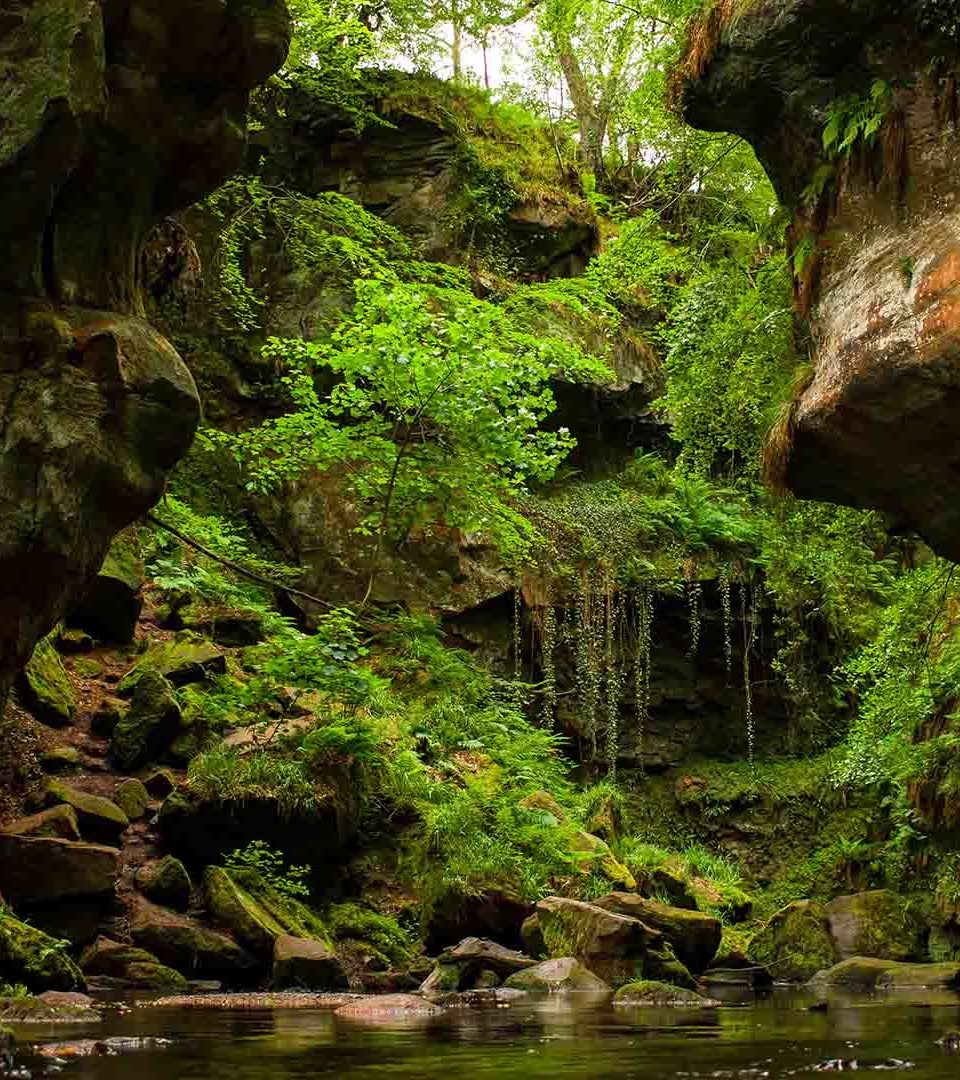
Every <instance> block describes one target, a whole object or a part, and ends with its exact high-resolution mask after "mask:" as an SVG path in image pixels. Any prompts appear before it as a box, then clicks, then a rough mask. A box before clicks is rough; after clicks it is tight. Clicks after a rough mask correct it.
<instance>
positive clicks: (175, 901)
mask: <svg viewBox="0 0 960 1080" xmlns="http://www.w3.org/2000/svg"><path fill="white" fill-rule="evenodd" d="M135 881H136V884H137V888H138V889H139V890H140V891H141V892H142V893H143V895H144V896H146V897H149V898H150V899H151V900H153V901H155V902H156V903H158V904H164V905H166V906H167V907H172V908H174V909H175V910H176V911H186V910H187V908H188V907H189V906H190V893H191V890H192V888H193V886H192V884H191V882H190V875H189V874H188V873H187V870H186V867H185V866H184V865H183V863H182V862H180V860H179V859H177V858H174V856H173V855H164V857H163V858H162V859H160V860H158V861H157V862H152V863H147V865H146V866H141V867H140V869H139V870H138V871H137V874H136V878H135Z"/></svg>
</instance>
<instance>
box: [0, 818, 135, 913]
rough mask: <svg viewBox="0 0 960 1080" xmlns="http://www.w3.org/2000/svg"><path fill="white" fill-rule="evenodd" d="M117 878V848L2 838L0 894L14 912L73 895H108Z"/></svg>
mask: <svg viewBox="0 0 960 1080" xmlns="http://www.w3.org/2000/svg"><path fill="white" fill-rule="evenodd" d="M119 875H120V852H119V850H117V848H112V847H102V846H100V845H99V844H80V843H75V842H72V841H70V840H60V839H57V838H55V837H38V836H11V835H6V834H4V835H0V893H2V895H3V896H4V897H5V898H6V900H7V902H8V903H10V904H12V905H13V906H14V907H15V908H16V909H17V910H19V909H20V908H21V907H25V906H31V905H34V904H48V903H49V904H57V903H62V902H63V901H64V900H66V899H69V898H72V897H94V896H110V895H112V894H113V891H114V888H115V886H116V883H117V878H118V877H119Z"/></svg>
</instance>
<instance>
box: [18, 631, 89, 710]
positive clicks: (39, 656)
mask: <svg viewBox="0 0 960 1080" xmlns="http://www.w3.org/2000/svg"><path fill="white" fill-rule="evenodd" d="M16 689H17V698H18V700H19V701H20V704H21V705H22V706H23V707H24V708H25V709H26V710H27V712H29V713H32V714H33V716H35V717H36V718H37V720H39V721H40V723H41V724H46V725H47V726H48V727H55V728H62V727H67V726H69V725H70V724H72V723H73V717H74V714H75V713H76V711H77V695H76V693H75V692H74V689H73V684H72V683H71V682H70V676H69V675H68V674H67V669H66V668H65V667H64V666H63V661H62V660H61V659H60V656H59V654H58V653H57V650H56V649H55V648H54V647H53V643H52V642H51V641H50V639H49V638H44V639H43V640H42V641H40V642H38V643H37V647H36V648H35V649H34V650H33V656H31V657H30V660H29V661H28V663H27V666H26V667H25V668H24V669H23V672H22V673H21V675H20V677H19V678H18V680H17V684H16Z"/></svg>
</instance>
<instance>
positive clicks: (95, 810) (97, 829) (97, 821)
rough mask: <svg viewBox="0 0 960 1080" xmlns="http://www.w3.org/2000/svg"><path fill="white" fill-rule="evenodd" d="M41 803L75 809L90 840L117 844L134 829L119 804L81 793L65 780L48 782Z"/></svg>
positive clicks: (84, 835)
mask: <svg viewBox="0 0 960 1080" xmlns="http://www.w3.org/2000/svg"><path fill="white" fill-rule="evenodd" d="M40 800H41V803H42V805H44V806H48V807H53V806H59V805H61V804H66V805H67V806H71V807H72V808H73V809H74V810H75V811H76V815H77V822H78V823H79V825H80V834H81V836H83V837H84V839H86V840H94V841H96V842H97V843H107V844H110V843H114V842H115V841H116V840H117V839H118V838H119V836H120V834H121V833H122V832H123V831H124V830H125V829H127V828H128V827H129V825H130V821H129V819H128V818H127V815H126V814H125V813H124V812H123V811H122V810H121V809H120V807H119V806H117V804H116V803H115V802H112V801H111V800H110V799H105V798H103V796H101V795H91V794H89V793H88V792H86V791H81V790H80V789H79V788H75V787H73V786H72V785H70V784H67V783H65V782H64V781H63V780H48V781H47V782H46V784H45V785H44V786H43V789H42V791H41V792H40Z"/></svg>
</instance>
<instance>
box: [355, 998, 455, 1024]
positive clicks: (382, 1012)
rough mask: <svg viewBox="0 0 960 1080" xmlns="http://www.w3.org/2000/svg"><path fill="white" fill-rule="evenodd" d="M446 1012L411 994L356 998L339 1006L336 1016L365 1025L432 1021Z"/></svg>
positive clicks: (439, 1006)
mask: <svg viewBox="0 0 960 1080" xmlns="http://www.w3.org/2000/svg"><path fill="white" fill-rule="evenodd" d="M445 1012H446V1010H445V1009H444V1008H443V1007H442V1006H441V1005H435V1004H433V1003H432V1002H429V1001H425V1000H424V999H423V998H422V997H414V996H413V995H412V994H386V995H384V996H382V997H367V998H357V999H355V1000H354V1001H350V1002H347V1004H346V1005H341V1006H340V1008H338V1009H337V1011H336V1014H335V1015H336V1016H337V1017H339V1018H341V1019H343V1020H353V1021H355V1022H357V1023H365V1024H389V1023H396V1022H400V1021H418V1020H432V1019H435V1018H436V1017H439V1016H442V1015H443V1014H444V1013H445Z"/></svg>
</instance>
